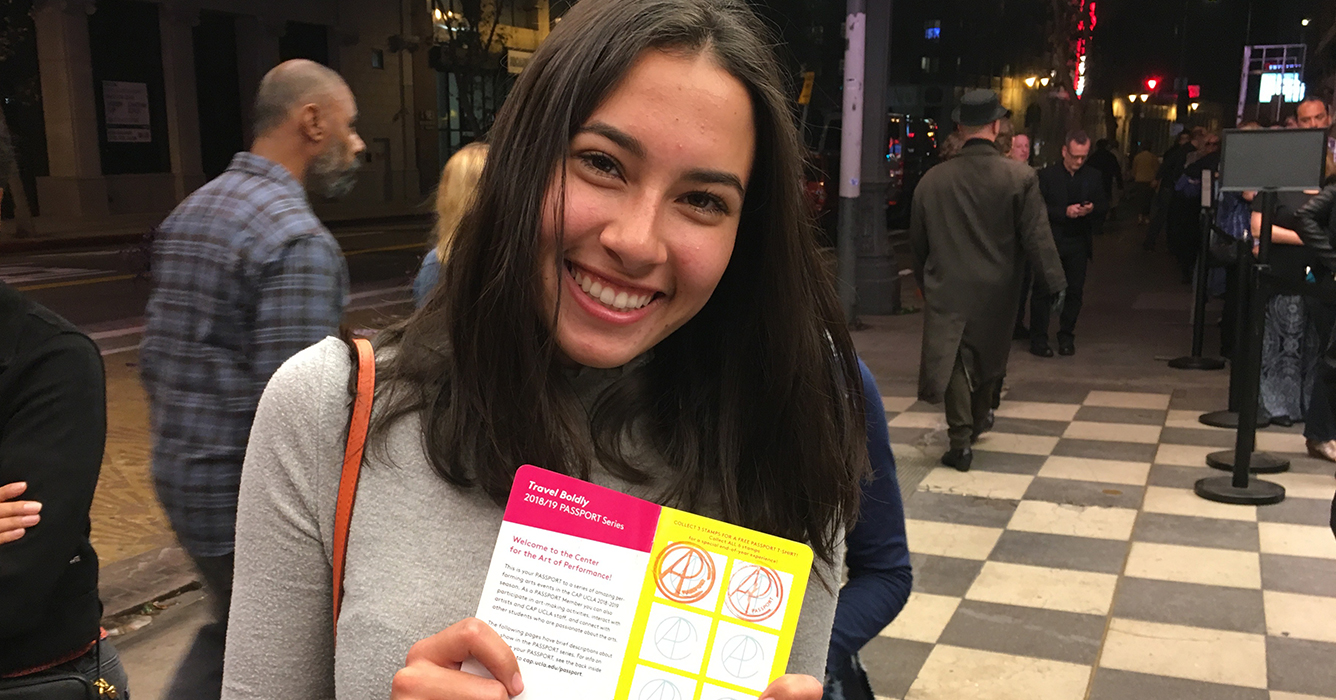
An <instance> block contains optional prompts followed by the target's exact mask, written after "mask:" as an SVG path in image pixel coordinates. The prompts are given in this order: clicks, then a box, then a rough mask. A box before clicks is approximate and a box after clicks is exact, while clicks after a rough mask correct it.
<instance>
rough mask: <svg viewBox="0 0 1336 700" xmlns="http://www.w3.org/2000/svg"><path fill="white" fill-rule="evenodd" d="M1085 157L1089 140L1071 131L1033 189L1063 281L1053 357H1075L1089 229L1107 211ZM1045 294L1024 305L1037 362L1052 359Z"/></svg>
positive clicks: (1049, 300) (1096, 174)
mask: <svg viewBox="0 0 1336 700" xmlns="http://www.w3.org/2000/svg"><path fill="white" fill-rule="evenodd" d="M1089 155H1090V137H1089V136H1087V135H1086V133H1085V132H1084V131H1073V132H1071V133H1070V134H1068V135H1067V139H1066V140H1065V141H1064V142H1063V145H1062V162H1061V163H1054V164H1053V165H1050V166H1048V167H1047V168H1044V169H1043V170H1041V171H1039V189H1040V191H1041V192H1042V193H1043V195H1044V204H1045V205H1046V206H1047V208H1048V224H1049V228H1050V229H1052V231H1053V242H1054V243H1055V244H1056V245H1057V248H1058V256H1059V257H1061V258H1062V271H1063V273H1065V274H1066V276H1067V300H1066V303H1065V304H1064V305H1063V307H1062V313H1061V315H1060V318H1059V322H1058V353H1059V354H1062V355H1074V354H1076V319H1077V317H1078V316H1079V315H1080V314H1081V303H1082V301H1083V299H1084V289H1085V276H1086V267H1087V265H1088V264H1089V262H1090V258H1091V257H1092V255H1093V249H1094V248H1093V246H1094V241H1093V240H1092V239H1093V236H1094V227H1095V225H1096V223H1097V222H1099V221H1103V219H1104V215H1105V214H1106V213H1108V211H1109V199H1108V197H1106V196H1105V194H1104V177H1103V175H1101V174H1100V172H1099V171H1098V170H1095V169H1094V168H1091V167H1088V166H1087V165H1086V158H1087V157H1088V156H1089ZM1052 304H1053V297H1052V295H1051V294H1035V295H1033V297H1032V299H1031V302H1030V352H1031V353H1033V354H1035V355H1038V356H1039V357H1053V348H1051V347H1049V344H1048V316H1049V307H1050V306H1051V305H1052Z"/></svg>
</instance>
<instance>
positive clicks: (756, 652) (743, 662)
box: [719, 634, 765, 680]
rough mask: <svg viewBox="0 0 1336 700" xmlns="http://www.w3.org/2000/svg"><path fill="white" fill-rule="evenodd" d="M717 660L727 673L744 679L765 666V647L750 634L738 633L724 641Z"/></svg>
mask: <svg viewBox="0 0 1336 700" xmlns="http://www.w3.org/2000/svg"><path fill="white" fill-rule="evenodd" d="M719 660H720V662H721V663H722V664H723V666H724V671H726V672H728V674H729V675H731V676H733V677H734V678H737V679H739V680H745V679H747V678H751V677H752V676H754V675H756V674H757V673H758V672H760V671H761V670H762V669H763V668H764V667H765V649H764V648H763V647H762V646H761V643H760V642H758V641H756V640H755V639H752V638H751V637H750V636H748V635H745V634H739V635H737V636H736V637H733V638H732V639H730V640H728V641H727V642H724V648H723V649H722V650H721V651H720V653H719Z"/></svg>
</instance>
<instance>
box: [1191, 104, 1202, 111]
mask: <svg viewBox="0 0 1336 700" xmlns="http://www.w3.org/2000/svg"><path fill="white" fill-rule="evenodd" d="M1200 106H1201V103H1200V102H1193V103H1192V104H1190V105H1188V111H1190V112H1195V111H1197V108H1198V107H1200Z"/></svg>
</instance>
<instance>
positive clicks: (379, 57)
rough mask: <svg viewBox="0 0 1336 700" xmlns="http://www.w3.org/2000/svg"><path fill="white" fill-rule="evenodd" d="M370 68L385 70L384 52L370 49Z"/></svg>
mask: <svg viewBox="0 0 1336 700" xmlns="http://www.w3.org/2000/svg"><path fill="white" fill-rule="evenodd" d="M371 67H372V68H376V69H378V70H385V52H384V51H382V50H380V49H371Z"/></svg>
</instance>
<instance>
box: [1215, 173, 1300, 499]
mask: <svg viewBox="0 0 1336 700" xmlns="http://www.w3.org/2000/svg"><path fill="white" fill-rule="evenodd" d="M1258 196H1259V197H1262V230H1261V235H1260V236H1259V237H1258V242H1259V245H1258V250H1257V262H1256V263H1255V264H1254V265H1253V266H1252V270H1251V274H1250V275H1249V278H1248V284H1247V287H1248V289H1249V290H1250V292H1251V293H1250V295H1249V296H1250V299H1249V304H1248V306H1249V311H1250V312H1251V313H1250V314H1249V318H1248V332H1247V334H1246V338H1247V343H1246V345H1247V349H1246V355H1244V359H1245V361H1246V363H1247V364H1246V366H1245V368H1244V370H1243V372H1242V373H1241V375H1240V377H1239V378H1240V379H1241V380H1242V387H1241V388H1240V391H1239V402H1240V403H1239V427H1238V432H1237V433H1236V435H1235V438H1234V454H1233V460H1232V462H1233V464H1232V465H1231V466H1232V467H1233V474H1232V476H1231V477H1229V478H1225V477H1212V478H1206V479H1201V480H1198V481H1197V483H1196V485H1195V486H1194V488H1193V490H1194V491H1195V492H1196V493H1197V495H1198V496H1200V497H1202V498H1205V499H1207V500H1209V501H1217V502H1220V503H1235V504H1242V505H1266V504H1270V503H1279V502H1280V501H1282V500H1284V498H1285V489H1284V487H1282V486H1280V485H1279V484H1273V483H1270V482H1267V481H1262V480H1260V479H1257V480H1252V481H1250V479H1249V470H1250V469H1252V468H1253V461H1254V459H1253V458H1254V457H1257V458H1259V459H1258V461H1259V462H1260V461H1263V460H1264V459H1265V458H1271V456H1270V455H1265V454H1264V453H1263V454H1258V455H1254V454H1253V448H1255V447H1256V442H1257V394H1258V391H1259V384H1260V381H1261V370H1262V362H1261V359H1262V326H1263V325H1264V324H1263V321H1262V319H1263V314H1264V313H1265V306H1264V304H1265V297H1264V294H1263V291H1264V289H1263V285H1264V284H1265V280H1264V277H1265V275H1267V274H1268V273H1269V272H1270V266H1269V265H1268V264H1267V260H1268V259H1269V256H1270V252H1271V227H1272V222H1273V221H1274V218H1275V213H1276V192H1275V191H1274V190H1264V191H1262V192H1261V193H1260V194H1259V195H1258ZM1237 350H1243V348H1237V349H1236V351H1237ZM1211 457H1217V455H1211ZM1272 459H1274V458H1272ZM1216 462H1217V463H1215V464H1212V460H1211V458H1210V457H1208V458H1207V464H1208V465H1210V466H1213V467H1219V466H1222V465H1221V464H1220V463H1219V462H1220V460H1216ZM1257 466H1259V467H1260V466H1262V465H1261V464H1258V465H1257ZM1288 468H1289V463H1288V462H1285V464H1284V469H1288ZM1277 471H1283V469H1281V470H1277Z"/></svg>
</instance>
